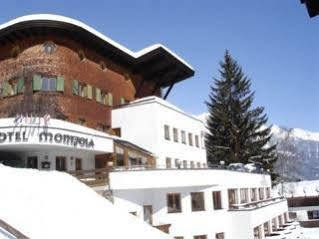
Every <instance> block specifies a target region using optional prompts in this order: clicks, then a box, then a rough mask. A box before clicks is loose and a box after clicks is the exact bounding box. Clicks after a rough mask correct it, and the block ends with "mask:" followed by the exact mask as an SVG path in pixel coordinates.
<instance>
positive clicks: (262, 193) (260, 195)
mask: <svg viewBox="0 0 319 239" xmlns="http://www.w3.org/2000/svg"><path fill="white" fill-rule="evenodd" d="M258 192H259V199H260V200H264V199H265V197H264V196H265V195H264V189H263V188H258Z"/></svg>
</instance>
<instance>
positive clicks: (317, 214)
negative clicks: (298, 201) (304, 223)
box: [307, 210, 319, 219]
mask: <svg viewBox="0 0 319 239" xmlns="http://www.w3.org/2000/svg"><path fill="white" fill-rule="evenodd" d="M307 214H308V219H319V210H313V211H307Z"/></svg>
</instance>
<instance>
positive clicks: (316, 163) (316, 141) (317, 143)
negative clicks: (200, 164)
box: [197, 113, 319, 180]
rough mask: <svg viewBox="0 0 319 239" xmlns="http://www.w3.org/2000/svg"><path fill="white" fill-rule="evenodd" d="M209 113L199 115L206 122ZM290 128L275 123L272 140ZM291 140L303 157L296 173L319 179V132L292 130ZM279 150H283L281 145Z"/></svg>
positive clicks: (300, 177) (281, 136)
mask: <svg viewBox="0 0 319 239" xmlns="http://www.w3.org/2000/svg"><path fill="white" fill-rule="evenodd" d="M207 116H208V113H203V114H201V115H198V116H197V117H198V118H199V119H201V120H202V121H203V122H206V118H207ZM288 130H289V129H288V128H285V127H280V126H278V125H273V126H272V128H271V132H272V135H273V139H272V141H273V142H274V143H277V142H279V141H280V140H282V139H283V138H284V137H286V135H287V132H288ZM289 141H290V143H291V144H293V145H294V147H295V148H296V150H297V151H298V154H299V155H300V157H301V160H302V163H300V164H299V165H298V169H297V171H298V172H297V171H296V172H295V173H294V174H295V175H296V177H297V178H299V179H301V180H314V179H319V132H311V131H307V130H303V129H299V128H294V129H291V130H290V137H289ZM278 149H279V150H281V148H280V145H279V148H278Z"/></svg>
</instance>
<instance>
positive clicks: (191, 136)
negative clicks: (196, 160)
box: [188, 133, 193, 146]
mask: <svg viewBox="0 0 319 239" xmlns="http://www.w3.org/2000/svg"><path fill="white" fill-rule="evenodd" d="M188 143H189V145H190V146H193V135H192V134H191V133H189V134H188Z"/></svg>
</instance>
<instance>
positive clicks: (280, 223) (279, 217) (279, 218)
mask: <svg viewBox="0 0 319 239" xmlns="http://www.w3.org/2000/svg"><path fill="white" fill-rule="evenodd" d="M278 223H279V226H282V224H283V221H282V216H281V215H279V216H278Z"/></svg>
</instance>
